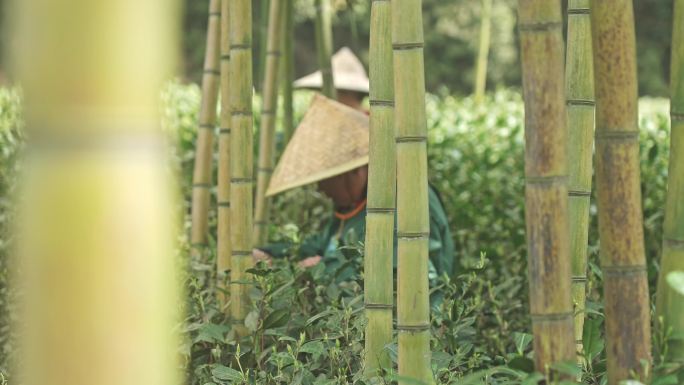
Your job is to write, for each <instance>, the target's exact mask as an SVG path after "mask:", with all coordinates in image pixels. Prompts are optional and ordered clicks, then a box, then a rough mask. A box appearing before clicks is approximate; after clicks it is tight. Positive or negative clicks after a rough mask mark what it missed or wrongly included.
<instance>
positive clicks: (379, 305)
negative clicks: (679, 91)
mask: <svg viewBox="0 0 684 385" xmlns="http://www.w3.org/2000/svg"><path fill="white" fill-rule="evenodd" d="M364 307H365V308H366V309H394V305H392V304H387V303H369V302H366V303H365V304H364Z"/></svg>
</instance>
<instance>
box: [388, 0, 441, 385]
mask: <svg viewBox="0 0 684 385" xmlns="http://www.w3.org/2000/svg"><path fill="white" fill-rule="evenodd" d="M421 3H422V2H421V0H396V1H394V2H393V4H392V7H391V8H392V12H391V13H392V47H393V63H394V92H395V103H396V105H395V110H394V111H395V114H394V118H395V129H396V132H395V133H396V149H397V240H398V244H397V258H398V283H397V285H398V288H397V330H398V331H399V338H398V339H399V341H398V342H399V375H400V376H402V377H406V378H412V379H415V380H418V381H422V382H424V383H426V384H432V383H434V380H433V377H432V370H431V366H430V357H431V353H430V299H429V288H428V241H429V232H430V218H429V209H428V185H427V120H426V115H425V73H424V64H423V60H424V59H423V14H422V9H421V7H422V4H421ZM405 383H407V382H406V381H403V380H400V381H399V384H405Z"/></svg>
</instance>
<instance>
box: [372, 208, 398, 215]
mask: <svg viewBox="0 0 684 385" xmlns="http://www.w3.org/2000/svg"><path fill="white" fill-rule="evenodd" d="M395 211H396V210H395V209H394V207H368V208H366V214H394V212H395Z"/></svg>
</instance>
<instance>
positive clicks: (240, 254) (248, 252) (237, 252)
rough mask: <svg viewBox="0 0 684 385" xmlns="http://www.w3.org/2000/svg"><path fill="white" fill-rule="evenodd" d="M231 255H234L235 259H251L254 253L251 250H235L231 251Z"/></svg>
mask: <svg viewBox="0 0 684 385" xmlns="http://www.w3.org/2000/svg"><path fill="white" fill-rule="evenodd" d="M230 255H232V256H233V257H251V256H252V251H251V250H233V251H231V253H230Z"/></svg>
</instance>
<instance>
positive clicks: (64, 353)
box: [11, 0, 181, 385]
mask: <svg viewBox="0 0 684 385" xmlns="http://www.w3.org/2000/svg"><path fill="white" fill-rule="evenodd" d="M177 6H178V3H177V2H176V1H167V0H148V1H144V2H141V1H138V0H118V1H115V2H111V1H109V2H108V1H92V0H19V1H14V7H13V8H11V9H12V10H13V11H14V13H13V14H12V17H11V20H12V23H13V26H14V29H13V32H14V34H13V38H12V41H13V43H15V44H14V48H15V49H16V51H15V52H14V53H15V54H14V55H12V58H13V59H14V60H16V61H15V64H16V70H17V74H18V76H19V78H20V80H21V83H22V85H23V89H24V91H25V96H26V98H25V102H26V104H25V111H26V115H25V117H26V122H27V131H28V135H27V138H28V144H27V145H28V152H27V154H26V155H27V156H26V159H24V162H23V163H22V165H23V167H22V170H23V179H22V183H21V186H20V193H19V197H20V201H19V202H20V207H19V212H20V217H21V219H20V223H19V224H18V231H19V234H18V236H17V240H18V242H19V245H18V250H17V252H18V257H19V259H18V262H19V263H21V267H20V268H19V269H18V271H19V275H18V276H17V277H16V281H15V282H16V283H17V284H18V285H21V288H20V289H19V290H20V291H21V292H22V297H21V299H22V302H23V303H22V305H21V314H22V315H21V318H20V322H19V323H18V324H17V325H16V326H17V327H18V328H21V331H20V332H19V335H20V336H21V338H22V345H23V346H22V349H21V350H20V351H21V353H20V354H21V358H20V359H18V362H20V363H21V364H20V365H21V367H20V368H19V369H18V370H19V372H20V373H19V374H18V375H17V376H16V377H17V379H19V378H20V379H21V380H19V382H21V383H23V384H27V385H38V384H54V385H90V384H93V383H97V384H101V385H120V384H130V385H143V384H145V385H174V384H180V383H181V375H180V373H179V370H178V368H179V367H180V362H179V360H178V357H177V353H176V352H177V351H178V346H179V343H180V341H179V338H178V336H177V335H176V334H175V332H174V331H173V330H174V329H175V328H176V327H177V325H178V322H179V317H178V314H177V309H178V301H179V298H181V297H180V293H179V288H178V286H177V285H176V283H177V277H176V272H175V265H176V263H175V261H174V258H173V256H174V254H175V253H174V245H173V242H174V239H175V238H176V236H175V235H176V234H177V230H178V228H177V226H176V225H177V223H178V221H177V219H178V218H174V216H173V215H172V213H174V212H175V209H174V208H175V207H177V205H176V204H175V202H174V198H176V197H175V196H174V194H173V190H174V189H173V186H172V183H171V181H170V180H169V179H168V172H167V171H168V166H167V165H168V163H167V159H166V156H165V154H166V151H165V150H164V146H163V143H164V141H163V138H162V133H161V131H160V129H159V119H160V117H159V114H158V107H159V104H158V101H159V91H160V88H161V85H162V83H163V81H164V79H165V77H166V76H167V75H170V72H171V69H172V68H170V67H172V66H173V63H174V58H176V53H175V52H174V47H175V46H176V44H175V43H176V37H177V36H178V30H177V24H176V21H177V20H178V19H177V17H178V16H179V15H178V12H177V11H178V7H177ZM152 19H153V20H154V23H150V20H152Z"/></svg>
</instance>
